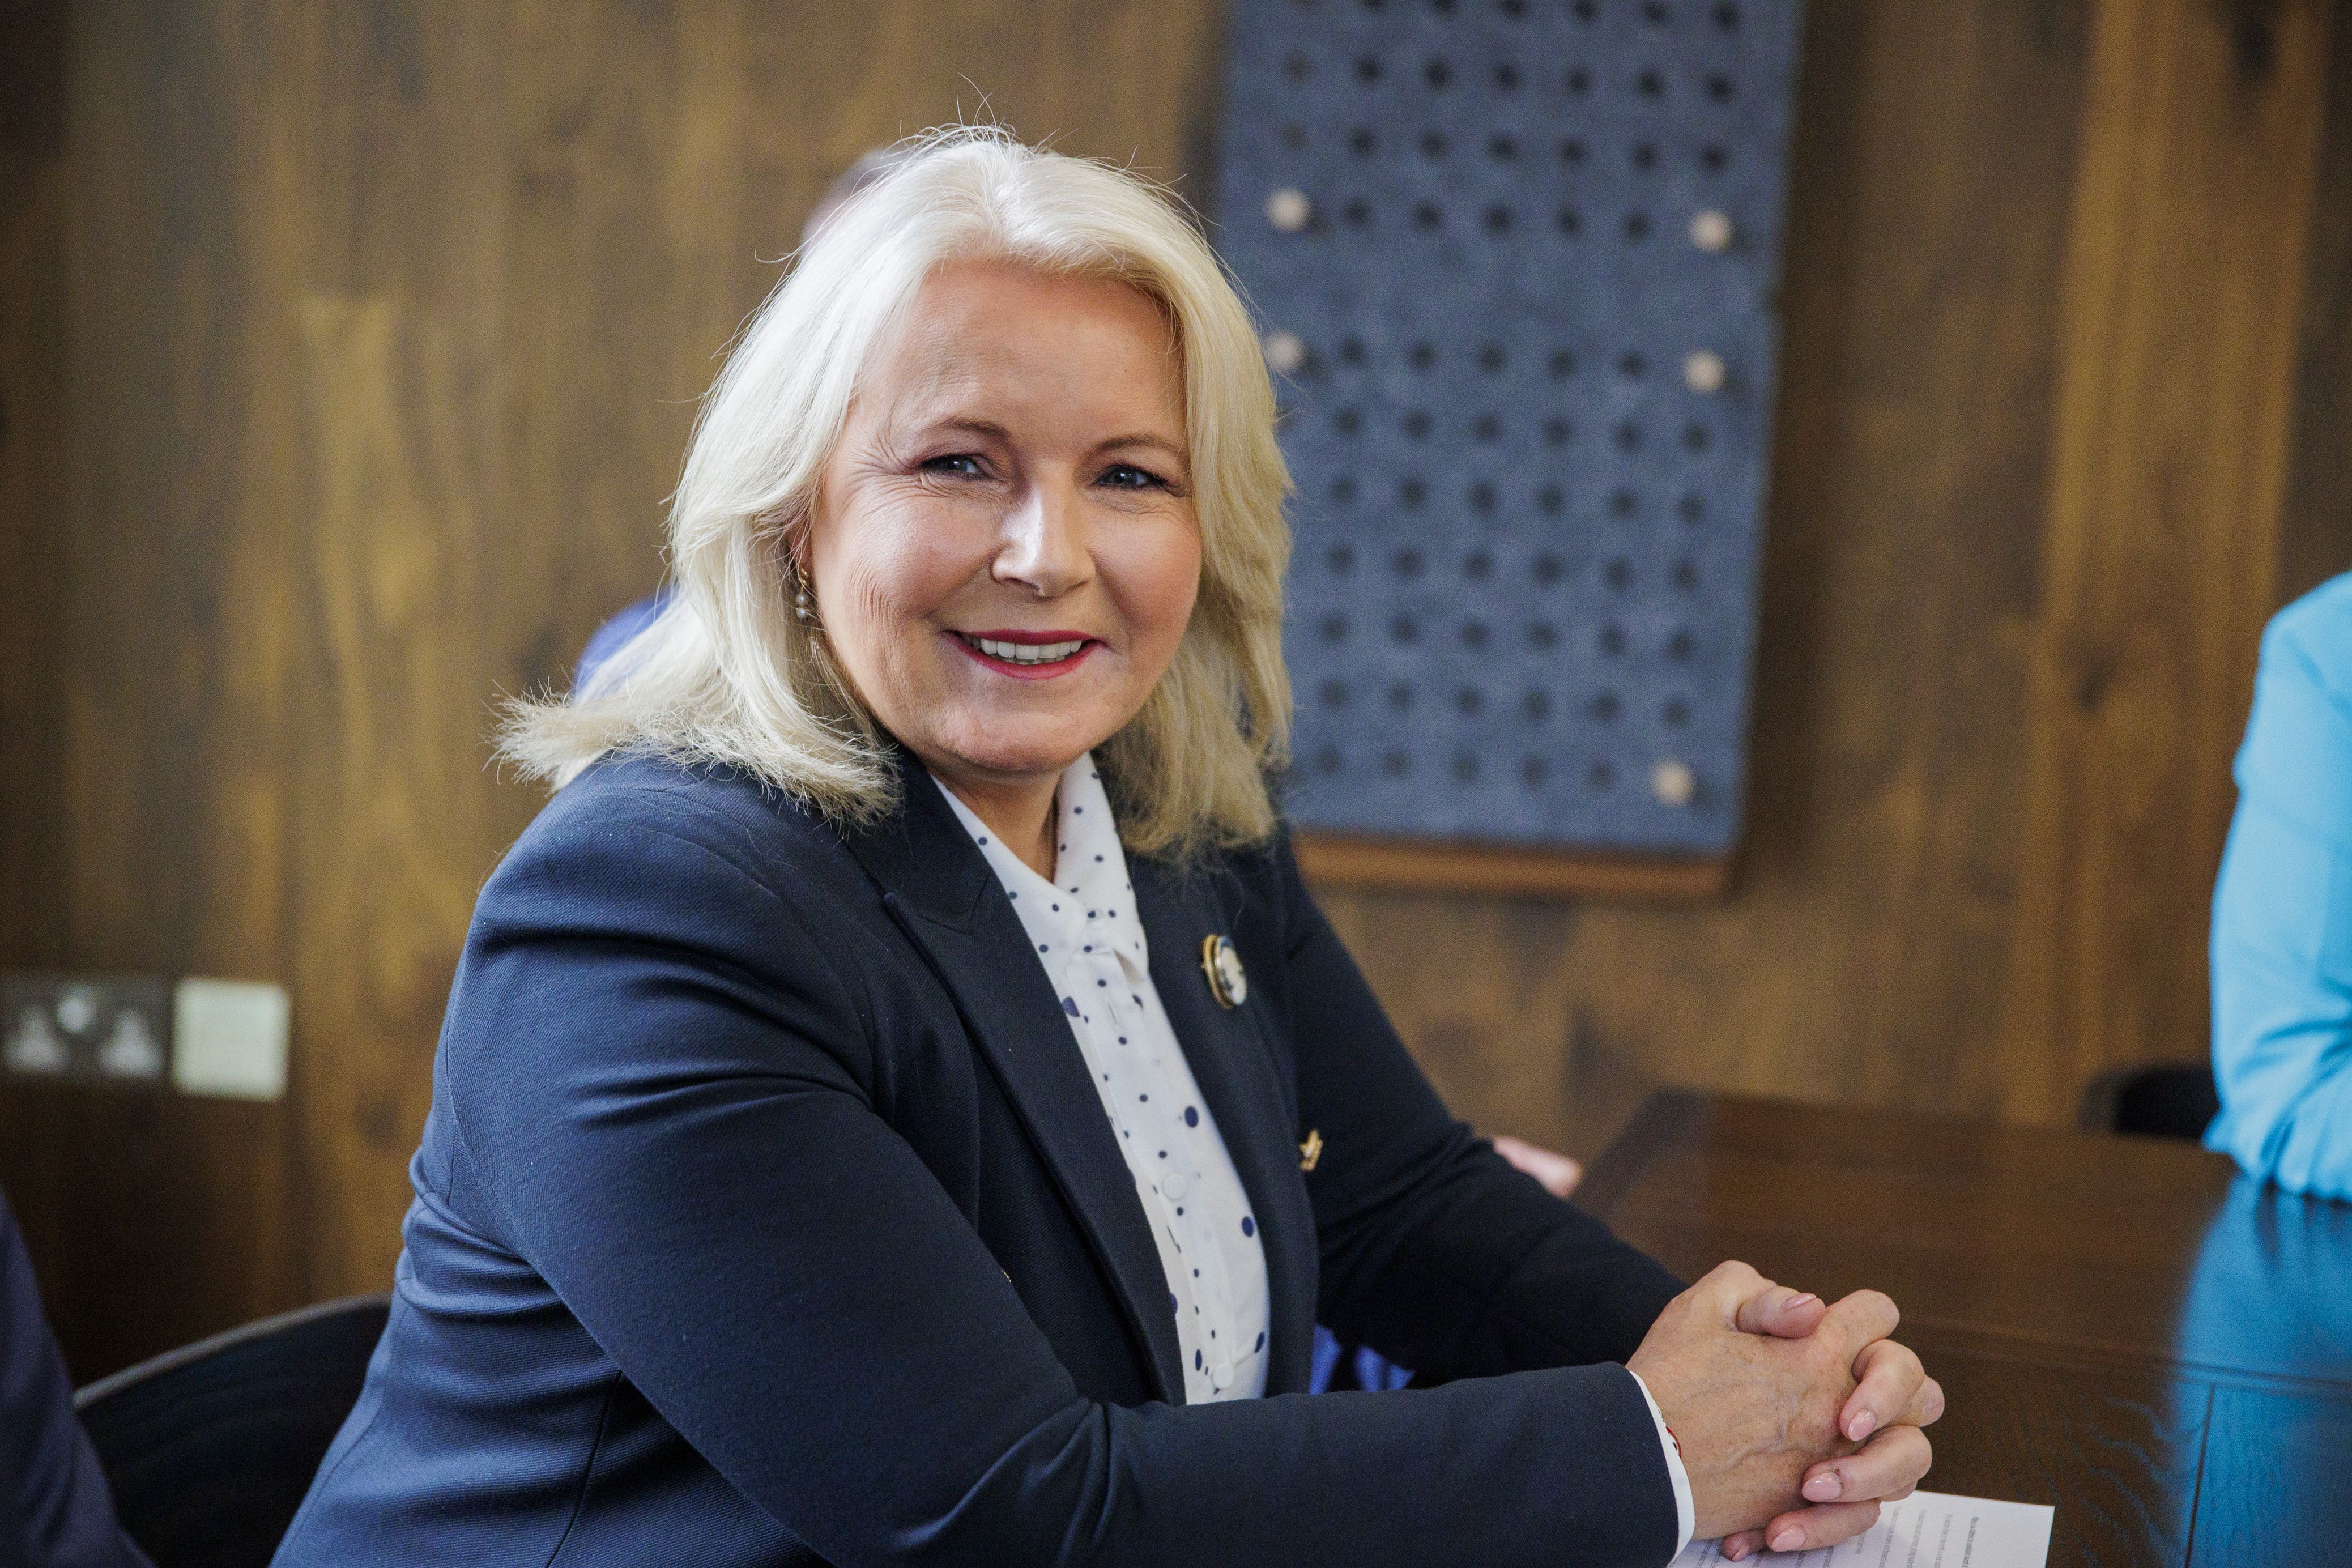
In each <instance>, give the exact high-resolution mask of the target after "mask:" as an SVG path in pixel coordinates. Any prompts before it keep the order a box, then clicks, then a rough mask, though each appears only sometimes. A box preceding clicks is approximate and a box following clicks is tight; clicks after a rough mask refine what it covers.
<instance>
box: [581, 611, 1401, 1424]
mask: <svg viewBox="0 0 2352 1568" xmlns="http://www.w3.org/2000/svg"><path fill="white" fill-rule="evenodd" d="M668 602H669V590H668V589H667V588H662V589H658V590H656V591H655V592H654V593H651V594H648V595H646V596H645V597H644V598H642V599H639V600H638V601H637V602H636V603H635V604H634V605H630V606H629V607H628V608H627V609H625V610H623V611H622V612H621V613H620V614H619V615H617V616H614V617H613V618H612V619H611V620H609V621H606V622H605V623H604V625H603V626H598V627H597V628H596V630H595V633H594V635H593V636H592V637H589V639H588V646H587V647H584V648H583V649H582V650H581V652H580V668H579V670H578V672H577V673H576V674H575V675H574V676H573V677H572V689H573V690H575V691H577V690H579V689H582V688H584V687H585V686H586V685H587V684H588V678H589V677H590V676H591V675H593V674H594V673H595V672H596V670H597V668H599V667H600V666H602V665H603V664H604V661H605V660H606V659H608V658H612V657H613V656H614V654H615V653H618V652H619V651H620V650H621V648H622V647H624V646H625V644H626V643H627V642H628V640H629V639H630V638H631V637H635V636H636V635H637V634H638V633H639V632H641V631H643V630H645V629H646V627H647V626H651V625H652V624H653V621H654V617H655V616H658V615H660V614H661V612H662V606H663V605H666V604H667V603H668ZM1410 1382H1412V1372H1410V1371H1409V1370H1407V1369H1406V1368H1404V1367H1401V1366H1399V1365H1397V1364H1396V1363H1394V1362H1391V1361H1390V1360H1389V1359H1387V1358H1386V1357H1385V1356H1383V1355H1381V1352H1378V1351H1376V1350H1372V1349H1370V1348H1368V1347H1365V1346H1361V1345H1359V1346H1355V1347H1352V1348H1350V1347H1348V1346H1343V1345H1341V1344H1340V1343H1339V1340H1338V1339H1337V1338H1336V1337H1334V1336H1333V1334H1332V1332H1331V1331H1330V1330H1328V1329H1327V1328H1325V1327H1324V1326H1323V1325H1322V1324H1320V1323H1318V1324H1316V1325H1315V1374H1314V1377H1313V1379H1312V1380H1311V1381H1310V1382H1309V1384H1307V1386H1308V1387H1309V1388H1310V1389H1312V1390H1313V1391H1314V1392H1315V1393H1317V1394H1321V1393H1324V1392H1325V1391H1327V1390H1329V1389H1335V1388H1363V1389H1375V1390H1377V1389H1391V1388H1402V1387H1403V1386H1404V1385H1405V1384H1408V1383H1410Z"/></svg>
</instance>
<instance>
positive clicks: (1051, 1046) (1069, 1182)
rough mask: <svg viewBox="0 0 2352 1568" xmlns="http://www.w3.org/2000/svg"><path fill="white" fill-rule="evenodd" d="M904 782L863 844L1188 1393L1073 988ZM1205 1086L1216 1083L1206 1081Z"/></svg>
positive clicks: (942, 813)
mask: <svg viewBox="0 0 2352 1568" xmlns="http://www.w3.org/2000/svg"><path fill="white" fill-rule="evenodd" d="M900 784H901V787H902V789H903V791H904V794H905V801H906V804H905V805H904V806H903V807H902V808H901V809H900V810H899V811H898V813H897V814H895V815H894V816H892V817H891V818H890V819H889V820H888V821H887V822H885V823H883V824H881V825H880V826H877V827H876V828H874V829H873V830H871V831H868V832H864V833H853V834H852V835H850V836H849V847H850V851H851V853H852V854H854V855H856V857H857V858H858V860H859V862H860V863H861V864H863V865H864V866H865V868H866V874H867V875H868V876H869V877H871V878H872V879H874V881H875V883H876V885H877V886H878V887H879V888H880V889H882V893H883V900H882V901H883V904H884V907H885V908H887V909H888V910H889V911H890V914H891V918H892V919H894V920H896V921H898V924H899V926H900V928H901V929H903V930H904V931H906V933H907V935H908V938H909V939H910V940H912V941H913V942H914V943H915V945H916V946H917V947H918V948H919V949H921V950H922V952H923V953H924V954H925V955H926V956H927V957H928V958H929V960H930V962H931V964H932V967H933V969H934V970H935V971H936V973H938V975H939V977H940V982H941V983H942V984H944V985H945V986H946V987H947V989H948V992H949V994H950V995H951V996H952V997H953V998H954V999H955V1004H956V1007H957V1009H958V1011H959V1012H960V1013H961V1016H962V1018H963V1021H964V1026H965V1027H966V1028H967V1029H968V1030H969V1031H970V1032H971V1037H972V1039H973V1040H974V1041H975V1042H977V1044H978V1046H979V1047H980V1051H981V1054H982V1056H984V1057H986V1058H987V1059H988V1061H989V1063H990V1064H991V1065H992V1067H993V1068H995V1069H996V1072H997V1076H998V1077H999V1078H1000V1079H1003V1083H1004V1087H1005V1090H1006V1093H1007V1096H1008V1097H1009V1098H1010V1099H1011V1100H1012V1101H1013V1106H1014V1108H1015V1109H1016V1110H1017V1111H1018V1113H1019V1115H1020V1117H1021V1119H1022V1121H1023V1122H1024V1125H1025V1126H1026V1127H1027V1129H1028V1131H1029V1135H1030V1137H1031V1139H1032V1140H1033V1141H1034V1142H1035V1143H1036V1146H1037V1148H1038V1151H1039V1152H1040V1153H1042V1154H1043V1156H1044V1158H1045V1164H1046V1166H1047V1168H1048V1169H1049V1170H1051V1171H1052V1172H1053V1174H1054V1177H1055V1181H1056V1182H1057V1183H1058V1184H1060V1186H1061V1189H1062V1192H1063V1194H1064V1195H1065V1196H1066V1197H1067V1198H1068V1199H1069V1202H1070V1206H1071V1208H1072V1209H1073V1210H1074V1211H1075V1212H1076V1214H1077V1215H1078V1219H1079V1222H1080V1224H1081V1225H1082V1226H1084V1228H1085V1230H1086V1234H1087V1240H1088V1241H1089V1243H1090V1244H1091V1245H1092V1246H1093V1247H1094V1249H1095V1253H1096V1256H1097V1258H1098V1259H1099V1260H1100V1262H1101V1263H1102V1266H1103V1269H1104V1271H1105V1272H1106V1273H1107V1274H1108V1276H1109V1277H1110V1279H1111V1281H1112V1285H1113V1288H1114V1290H1115V1292H1116V1294H1117V1295H1118V1299H1119V1301H1120V1304H1121V1305H1122V1306H1124V1307H1125V1308H1126V1310H1127V1315H1128V1320H1129V1326H1130V1328H1131V1329H1132V1330H1133V1331H1134V1333H1135V1335H1136V1338H1137V1342H1138V1343H1139V1344H1140V1345H1141V1346H1143V1347H1144V1350H1145V1355H1146V1360H1147V1361H1148V1362H1149V1363H1150V1367H1151V1372H1152V1375H1153V1378H1154V1380H1155V1381H1156V1383H1157V1385H1158V1393H1159V1396H1160V1398H1161V1399H1163V1400H1166V1401H1169V1402H1171V1403H1174V1404H1181V1403H1183V1399H1184V1392H1183V1390H1184V1374H1183V1363H1182V1360H1181V1352H1179V1350H1178V1348H1177V1342H1176V1323H1175V1320H1174V1319H1173V1318H1172V1317H1171V1316H1170V1315H1169V1311H1168V1279H1167V1276H1166V1274H1165V1273H1164V1272H1163V1271H1162V1270H1161V1268H1160V1250H1159V1247H1158V1246H1157V1244H1156V1243H1154V1241H1153V1240H1152V1237H1151V1227H1150V1220H1148V1219H1147V1218H1146V1217H1145V1215H1144V1213H1143V1205H1142V1204H1141V1202H1140V1201H1139V1199H1138V1198H1137V1197H1136V1195H1135V1177H1134V1175H1133V1173H1131V1172H1129V1169H1128V1165H1127V1160H1126V1158H1125V1156H1123V1155H1122V1154H1121V1153H1120V1152H1119V1149H1118V1139H1116V1138H1114V1137H1113V1136H1112V1135H1111V1128H1110V1119H1109V1118H1108V1117H1107V1116H1105V1115H1104V1114H1103V1108H1102V1100H1101V1099H1100V1098H1099V1097H1098V1096H1097V1094H1096V1092H1095V1086H1094V1085H1093V1084H1092V1083H1090V1082H1089V1081H1087V1067H1086V1061H1085V1058H1082V1057H1081V1056H1080V1055H1079V1054H1078V1048H1077V1044H1076V1041H1074V1040H1073V1039H1072V1038H1071V1037H1070V1031H1069V1025H1068V1022H1067V1020H1066V1019H1065V1018H1064V1016H1063V1015H1062V1007H1061V1002H1060V999H1059V998H1058V997H1056V996H1055V994H1054V987H1053V984H1052V983H1051V982H1049V981H1048V980H1047V979H1046V978H1045V969H1044V967H1043V966H1042V965H1041V964H1039V963H1038V962H1037V955H1036V954H1035V953H1034V952H1030V951H1029V939H1028V937H1027V935H1026V934H1025V933H1024V931H1023V930H1022V926H1021V921H1020V917H1019V916H1017V915H1016V914H1014V912H1013V905H1012V902H1011V901H1010V900H1007V899H1006V898H1005V896H1004V889H1003V887H1002V886H1000V885H999V884H998V882H997V880H996V877H995V874H994V873H993V872H992V871H991V870H990V869H989V868H988V862H987V861H986V860H985V859H983V858H982V856H981V852H980V849H979V847H978V846H976V845H974V844H973V843H972V841H971V836H970V835H969V834H967V833H966V832H965V831H964V829H963V825H962V824H961V823H960V822H958V821H957V820H956V819H955V815H954V813H953V812H952V811H950V809H949V808H948V805H947V802H946V801H944V800H942V799H940V794H939V787H938V786H937V785H936V784H933V783H932V781H931V779H930V778H929V775H928V774H926V773H924V772H923V770H922V769H921V768H920V767H919V766H916V765H913V764H912V763H908V762H905V761H903V760H902V763H901V766H900ZM1147 940H1150V935H1149V933H1148V932H1147ZM1157 967H1158V966H1157V964H1156V963H1155V965H1154V971H1155V973H1154V978H1155V979H1156V978H1157ZM1202 1092H1203V1093H1207V1092H1208V1086H1207V1083H1206V1081H1205V1080H1203V1082H1202ZM1219 1114H1220V1115H1222V1111H1221V1112H1219ZM1251 1196H1252V1198H1253V1199H1254V1200H1255V1197H1256V1194H1255V1192H1254V1191H1253V1193H1252V1194H1251Z"/></svg>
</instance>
